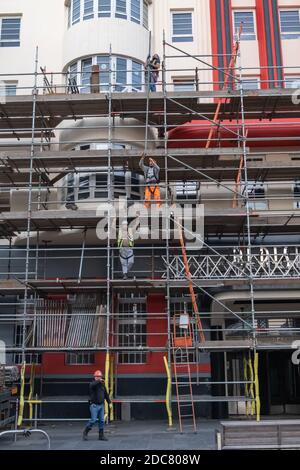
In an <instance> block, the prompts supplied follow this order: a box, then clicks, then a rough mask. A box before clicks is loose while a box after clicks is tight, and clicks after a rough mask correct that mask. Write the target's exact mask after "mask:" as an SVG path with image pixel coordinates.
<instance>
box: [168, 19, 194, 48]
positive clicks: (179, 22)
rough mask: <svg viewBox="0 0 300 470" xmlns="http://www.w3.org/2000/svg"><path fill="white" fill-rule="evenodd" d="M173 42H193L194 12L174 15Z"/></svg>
mask: <svg viewBox="0 0 300 470" xmlns="http://www.w3.org/2000/svg"><path fill="white" fill-rule="evenodd" d="M172 41H173V42H192V41H193V14H192V12H173V13H172Z"/></svg>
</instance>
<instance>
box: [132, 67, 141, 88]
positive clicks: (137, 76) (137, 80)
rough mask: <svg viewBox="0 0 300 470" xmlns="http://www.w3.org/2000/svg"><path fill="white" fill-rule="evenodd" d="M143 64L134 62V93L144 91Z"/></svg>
mask: <svg viewBox="0 0 300 470" xmlns="http://www.w3.org/2000/svg"><path fill="white" fill-rule="evenodd" d="M142 73H143V72H142V64H140V63H139V62H135V61H134V60H133V61H132V89H133V90H134V91H141V90H142Z"/></svg>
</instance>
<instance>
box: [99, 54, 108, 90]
mask: <svg viewBox="0 0 300 470" xmlns="http://www.w3.org/2000/svg"><path fill="white" fill-rule="evenodd" d="M97 65H99V70H100V74H99V77H100V92H101V91H107V90H109V82H110V80H109V56H98V57H97Z"/></svg>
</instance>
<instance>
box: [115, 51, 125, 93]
mask: <svg viewBox="0 0 300 470" xmlns="http://www.w3.org/2000/svg"><path fill="white" fill-rule="evenodd" d="M127 85H128V81H127V60H126V59H123V58H122V57H117V70H116V91H125V90H124V88H126V87H127Z"/></svg>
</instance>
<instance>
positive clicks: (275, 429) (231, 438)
mask: <svg viewBox="0 0 300 470" xmlns="http://www.w3.org/2000/svg"><path fill="white" fill-rule="evenodd" d="M220 426H221V430H218V431H217V433H216V440H217V448H218V450H225V449H228V450H233V449H300V420H296V419H295V420H264V421H260V422H256V421H224V422H221V423H220Z"/></svg>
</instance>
